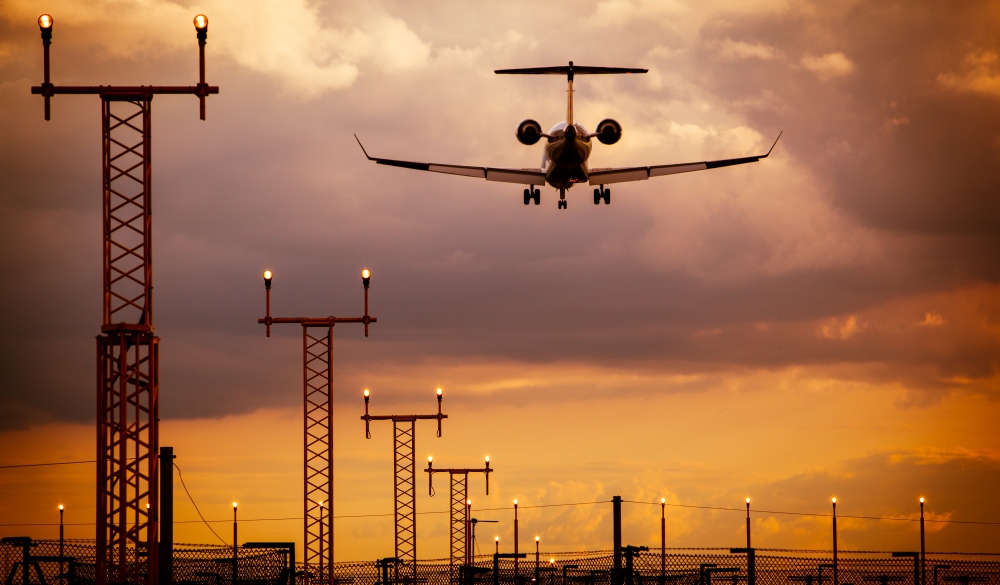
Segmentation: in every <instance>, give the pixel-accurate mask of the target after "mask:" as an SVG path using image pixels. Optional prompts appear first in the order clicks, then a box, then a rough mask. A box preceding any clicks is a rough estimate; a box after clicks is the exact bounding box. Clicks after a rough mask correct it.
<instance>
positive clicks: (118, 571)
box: [31, 14, 219, 585]
mask: <svg viewBox="0 0 1000 585" xmlns="http://www.w3.org/2000/svg"><path fill="white" fill-rule="evenodd" d="M53 24H54V21H53V18H52V17H51V16H50V15H48V14H43V15H41V16H40V17H38V26H39V28H40V29H41V32H42V55H43V69H44V74H43V75H44V82H43V83H42V85H36V86H34V87H32V88H31V93H33V94H37V95H41V96H42V97H44V98H45V119H46V120H48V119H50V117H51V116H50V114H51V108H50V105H51V99H52V96H54V95H57V94H87V95H96V96H98V97H100V98H101V145H102V155H103V156H102V163H103V167H104V170H103V173H102V176H103V181H102V183H103V197H102V199H103V206H104V222H103V223H104V225H103V237H102V246H103V254H102V255H103V258H104V272H103V279H102V289H103V296H104V299H103V305H104V307H103V311H102V314H103V322H102V325H101V335H99V336H98V337H97V519H96V520H97V522H96V538H97V559H96V575H95V577H96V582H97V585H107V584H108V583H129V584H133V585H153V584H155V583H156V575H157V550H158V548H159V547H158V545H157V542H158V534H157V533H158V518H159V507H160V502H159V494H158V492H157V489H158V479H159V466H158V450H159V443H160V439H159V422H158V421H159V408H160V406H159V405H160V373H159V372H160V363H159V343H160V339H159V338H158V337H157V336H156V335H155V334H154V332H153V331H154V330H153V240H152V237H153V231H152V152H151V150H150V147H151V144H152V135H151V134H152V131H151V121H152V116H151V105H152V101H153V96H154V95H157V94H183V95H194V96H198V99H199V101H200V102H201V119H202V120H204V119H205V98H206V97H207V96H209V95H210V94H216V93H219V88H218V87H216V86H210V85H208V84H207V83H205V43H206V41H207V39H208V18H207V17H205V15H203V14H199V15H198V16H196V17H195V18H194V27H195V33H196V37H197V39H198V64H199V82H198V84H197V85H190V86H154V85H138V86H115V85H97V86H93V85H92V86H73V85H53V84H52V82H51V80H50V77H49V45H51V44H52V28H53Z"/></svg>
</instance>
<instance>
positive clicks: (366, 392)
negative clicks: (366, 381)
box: [365, 388, 371, 398]
mask: <svg viewBox="0 0 1000 585" xmlns="http://www.w3.org/2000/svg"><path fill="white" fill-rule="evenodd" d="M369 396H371V392H369V391H368V388H365V398H368V397H369Z"/></svg>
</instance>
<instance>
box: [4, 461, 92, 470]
mask: <svg viewBox="0 0 1000 585" xmlns="http://www.w3.org/2000/svg"><path fill="white" fill-rule="evenodd" d="M78 463H97V460H96V459H91V460H90V461H57V462H53V463H22V464H20V465H0V469H14V468H15V467H46V466H49V465H77V464H78Z"/></svg>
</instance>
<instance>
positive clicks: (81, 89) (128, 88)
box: [31, 83, 219, 96]
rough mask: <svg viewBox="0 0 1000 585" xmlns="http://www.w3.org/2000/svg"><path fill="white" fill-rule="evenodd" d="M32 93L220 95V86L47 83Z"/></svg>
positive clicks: (34, 88) (34, 89)
mask: <svg viewBox="0 0 1000 585" xmlns="http://www.w3.org/2000/svg"><path fill="white" fill-rule="evenodd" d="M31 93H32V94H34V95H50V96H51V95H57V94H74V95H88V94H89V95H95V94H96V95H115V94H131V95H136V94H140V95H154V94H158V93H159V94H173V95H184V94H191V95H203V94H217V93H219V86H218V85H208V86H204V89H203V88H202V87H201V86H198V85H52V84H51V83H46V84H42V85H33V86H32V87H31Z"/></svg>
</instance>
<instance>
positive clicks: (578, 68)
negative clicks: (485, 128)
mask: <svg viewBox="0 0 1000 585" xmlns="http://www.w3.org/2000/svg"><path fill="white" fill-rule="evenodd" d="M647 71H649V70H648V69H637V68H633V67H591V66H587V65H573V62H572V61H570V62H569V65H558V66H556V67H524V68H521V69H494V70H493V73H496V74H498V75H565V76H566V80H567V81H568V83H569V89H568V90H567V92H568V94H567V98H566V123H567V124H572V123H573V77H574V76H575V75H613V74H621V73H646V72H647Z"/></svg>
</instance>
